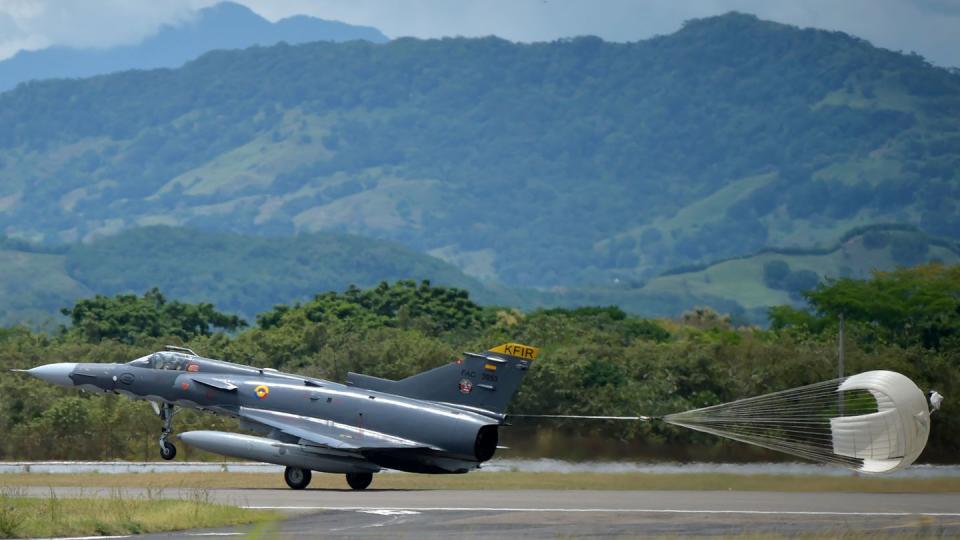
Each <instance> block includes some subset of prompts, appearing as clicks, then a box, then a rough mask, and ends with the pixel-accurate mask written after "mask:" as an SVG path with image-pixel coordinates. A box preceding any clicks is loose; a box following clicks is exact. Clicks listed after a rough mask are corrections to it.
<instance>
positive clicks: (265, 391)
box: [253, 384, 270, 399]
mask: <svg viewBox="0 0 960 540" xmlns="http://www.w3.org/2000/svg"><path fill="white" fill-rule="evenodd" d="M253 391H254V392H256V393H257V397H258V398H260V399H263V398H265V397H267V396H268V395H269V394H270V387H269V386H267V385H265V384H261V385H260V386H258V387H256V388H255V389H254V390H253Z"/></svg>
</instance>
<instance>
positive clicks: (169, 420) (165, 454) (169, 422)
mask: <svg viewBox="0 0 960 540" xmlns="http://www.w3.org/2000/svg"><path fill="white" fill-rule="evenodd" d="M175 412H176V409H174V407H173V405H171V404H169V403H164V404H162V405H160V410H159V412H158V414H159V415H160V420H162V421H163V427H161V428H160V457H162V458H163V459H165V460H167V461H170V460H171V459H173V458H175V457H177V447H176V446H174V445H173V443H170V442H167V437H169V436H170V433H171V432H172V431H173V415H174V413H175Z"/></svg>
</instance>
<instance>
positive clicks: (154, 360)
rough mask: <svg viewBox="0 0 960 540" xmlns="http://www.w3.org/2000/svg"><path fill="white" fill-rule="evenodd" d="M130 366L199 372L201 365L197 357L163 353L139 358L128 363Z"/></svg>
mask: <svg viewBox="0 0 960 540" xmlns="http://www.w3.org/2000/svg"><path fill="white" fill-rule="evenodd" d="M127 364H128V365H131V366H136V367H140V368H149V369H166V370H170V371H199V370H200V364H199V363H198V362H197V357H196V356H189V355H186V354H180V353H175V352H169V351H163V352H155V353H153V354H150V355H147V356H143V357H140V358H137V359H136V360H131V361H130V362H127Z"/></svg>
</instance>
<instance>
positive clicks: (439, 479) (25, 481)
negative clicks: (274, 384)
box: [0, 472, 960, 493]
mask: <svg viewBox="0 0 960 540" xmlns="http://www.w3.org/2000/svg"><path fill="white" fill-rule="evenodd" d="M0 482H2V483H3V484H4V485H6V486H44V487H46V486H58V487H108V488H110V487H116V488H144V487H148V488H150V489H164V488H204V489H230V488H233V489H244V488H275V489H287V486H286V484H285V483H284V482H283V478H282V476H281V475H280V474H262V473H221V472H218V473H191V474H189V475H184V474H180V473H135V474H97V473H90V474H37V473H23V474H4V475H2V476H0ZM310 488H311V489H346V488H347V486H346V482H345V480H344V479H343V476H342V475H339V474H315V475H314V476H313V482H312V483H311V484H310ZM372 488H374V489H447V490H462V489H505V490H515V489H552V490H557V489H559V490H568V489H583V490H586V489H589V490H709V491H782V492H824V491H833V492H860V493H956V492H960V478H873V477H863V476H853V475H852V473H851V476H791V475H761V474H758V475H737V474H723V473H703V474H648V473H616V474H608V473H532V472H502V473H501V472H496V473H485V472H479V473H470V474H465V475H419V474H401V473H397V474H394V473H388V474H379V475H376V476H375V477H374V481H373V485H372Z"/></svg>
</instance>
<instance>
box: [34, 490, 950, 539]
mask: <svg viewBox="0 0 960 540" xmlns="http://www.w3.org/2000/svg"><path fill="white" fill-rule="evenodd" d="M26 491H27V492H28V493H29V494H31V495H35V496H48V495H49V493H50V488H47V487H42V488H41V487H36V488H27V489H26ZM55 491H56V493H57V495H58V496H60V497H78V496H87V497H89V496H111V495H115V493H116V490H113V489H97V488H92V489H91V488H87V489H82V490H81V489H80V488H55ZM123 492H124V494H125V496H128V497H142V496H146V492H145V491H144V490H140V489H126V490H123ZM190 493H191V492H190V490H177V489H167V490H164V491H163V493H162V494H161V496H163V497H181V498H189V497H190ZM206 494H208V495H209V498H210V500H211V501H217V502H223V503H227V504H234V505H239V506H245V507H250V508H270V509H276V510H279V511H282V512H284V513H287V514H288V515H289V517H288V518H287V519H285V520H284V521H282V522H280V523H278V524H277V525H276V527H275V528H274V529H273V532H274V533H276V535H277V536H279V537H286V538H311V537H313V538H321V537H322V538H346V537H349V538H357V537H392V538H449V537H451V536H458V537H465V538H512V537H519V536H524V537H531V538H555V537H571V536H576V537H587V538H590V537H621V538H622V537H636V536H658V535H662V536H712V535H741V534H763V533H775V534H784V535H797V534H810V533H814V534H824V535H841V534H850V533H859V534H884V535H894V534H900V533H902V534H909V535H914V536H916V535H921V536H944V537H954V536H960V493H949V494H939V493H938V494H867V493H779V492H757V491H752V492H737V491H580V490H569V491H547V490H529V491H524V490H518V491H492V490H491V491H442V490H376V489H371V490H367V491H363V492H354V491H349V490H327V489H324V490H321V489H317V490H310V489H308V490H305V491H293V490H287V489H225V490H210V491H209V492H206ZM154 495H155V496H156V494H155V493H154ZM246 530H247V528H237V529H218V530H205V531H187V532H184V533H180V534H178V535H169V534H164V535H157V536H146V537H144V538H170V537H177V538H197V537H219V536H223V537H229V536H240V535H242V534H243V533H244V532H245V531H246Z"/></svg>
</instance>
